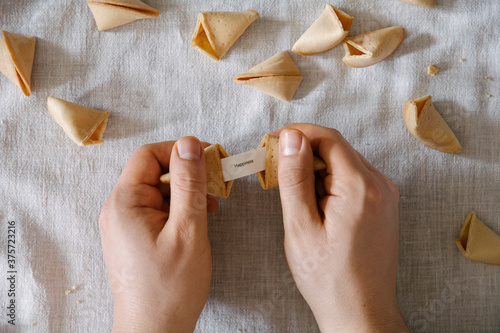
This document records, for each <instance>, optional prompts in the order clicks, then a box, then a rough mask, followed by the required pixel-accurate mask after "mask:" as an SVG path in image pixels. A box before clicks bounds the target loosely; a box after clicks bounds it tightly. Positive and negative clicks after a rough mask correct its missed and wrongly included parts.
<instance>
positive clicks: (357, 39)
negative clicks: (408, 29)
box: [342, 27, 405, 68]
mask: <svg viewBox="0 0 500 333" xmlns="http://www.w3.org/2000/svg"><path fill="white" fill-rule="evenodd" d="M404 39H405V29H404V28H403V27H390V28H385V29H380V30H375V31H368V32H365V33H364V34H361V35H358V36H354V37H347V38H346V39H344V41H343V42H342V44H343V45H344V51H345V56H344V58H342V60H343V61H344V62H345V63H346V64H347V65H349V66H351V67H357V68H358V67H368V66H371V65H375V64H376V63H379V62H381V61H382V60H384V59H385V58H387V57H388V56H390V55H391V54H393V53H394V52H395V51H396V50H397V49H398V48H399V46H400V45H401V43H402V42H403V40H404Z"/></svg>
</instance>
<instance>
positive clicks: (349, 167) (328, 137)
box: [273, 124, 366, 177]
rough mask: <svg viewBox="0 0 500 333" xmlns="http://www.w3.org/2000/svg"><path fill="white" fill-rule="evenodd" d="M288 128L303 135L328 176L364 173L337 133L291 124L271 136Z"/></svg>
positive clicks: (352, 149)
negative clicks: (323, 163) (321, 160)
mask: <svg viewBox="0 0 500 333" xmlns="http://www.w3.org/2000/svg"><path fill="white" fill-rule="evenodd" d="M290 128H294V129H297V130H299V131H301V132H302V133H304V135H305V136H306V137H307V139H308V140H309V143H310V144H311V149H312V150H313V151H314V153H315V154H317V155H318V156H319V157H321V158H322V159H323V160H324V161H325V162H326V165H327V169H326V171H327V173H328V174H333V173H335V174H337V175H339V177H350V176H352V175H353V174H354V173H363V172H365V171H366V167H365V165H364V164H363V162H361V160H360V158H359V157H358V154H357V152H356V150H354V148H352V146H351V145H350V144H349V142H347V140H346V139H345V138H344V137H343V136H342V134H340V132H339V131H337V130H335V129H332V128H327V127H322V126H318V125H313V124H291V125H288V126H286V127H284V128H282V129H280V130H278V131H276V132H274V133H273V135H276V133H280V132H281V131H283V130H286V129H290Z"/></svg>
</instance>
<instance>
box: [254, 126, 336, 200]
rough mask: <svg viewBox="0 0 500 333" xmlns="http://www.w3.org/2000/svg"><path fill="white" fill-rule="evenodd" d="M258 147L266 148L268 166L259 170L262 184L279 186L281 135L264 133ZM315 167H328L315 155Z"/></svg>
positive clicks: (271, 186) (268, 187) (317, 169)
mask: <svg viewBox="0 0 500 333" xmlns="http://www.w3.org/2000/svg"><path fill="white" fill-rule="evenodd" d="M258 148H266V168H265V170H263V171H259V172H257V177H258V178H259V182H260V185H261V186H262V188H263V189H264V190H270V189H272V188H275V187H278V186H279V184H278V161H279V137H277V136H273V135H269V134H266V135H264V137H263V138H262V140H261V141H260V144H259V147H258ZM313 169H314V171H319V170H323V169H326V163H325V161H323V160H322V159H321V158H319V157H317V156H314V159H313Z"/></svg>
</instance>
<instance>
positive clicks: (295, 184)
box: [278, 129, 321, 233]
mask: <svg viewBox="0 0 500 333" xmlns="http://www.w3.org/2000/svg"><path fill="white" fill-rule="evenodd" d="M279 145H280V146H279V150H280V154H279V163H278V181H279V191H280V197H281V206H282V209H283V222H284V226H285V233H286V232H292V233H295V232H304V230H307V229H309V228H311V226H313V225H315V224H316V225H317V224H320V223H321V219H320V216H319V213H318V207H317V204H316V193H315V186H314V183H315V177H314V169H313V154H312V150H311V146H310V145H309V142H308V141H307V138H306V137H305V136H304V135H303V134H302V133H301V132H300V131H298V130H294V129H289V130H285V131H283V132H281V134H280V140H279Z"/></svg>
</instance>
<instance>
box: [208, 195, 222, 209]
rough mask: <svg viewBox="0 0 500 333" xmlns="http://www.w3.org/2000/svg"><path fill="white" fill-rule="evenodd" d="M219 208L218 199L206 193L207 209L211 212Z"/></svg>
mask: <svg viewBox="0 0 500 333" xmlns="http://www.w3.org/2000/svg"><path fill="white" fill-rule="evenodd" d="M217 209H219V199H217V198H216V197H214V196H212V195H210V194H208V195H207V211H208V212H209V213H213V212H215V211H217Z"/></svg>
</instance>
